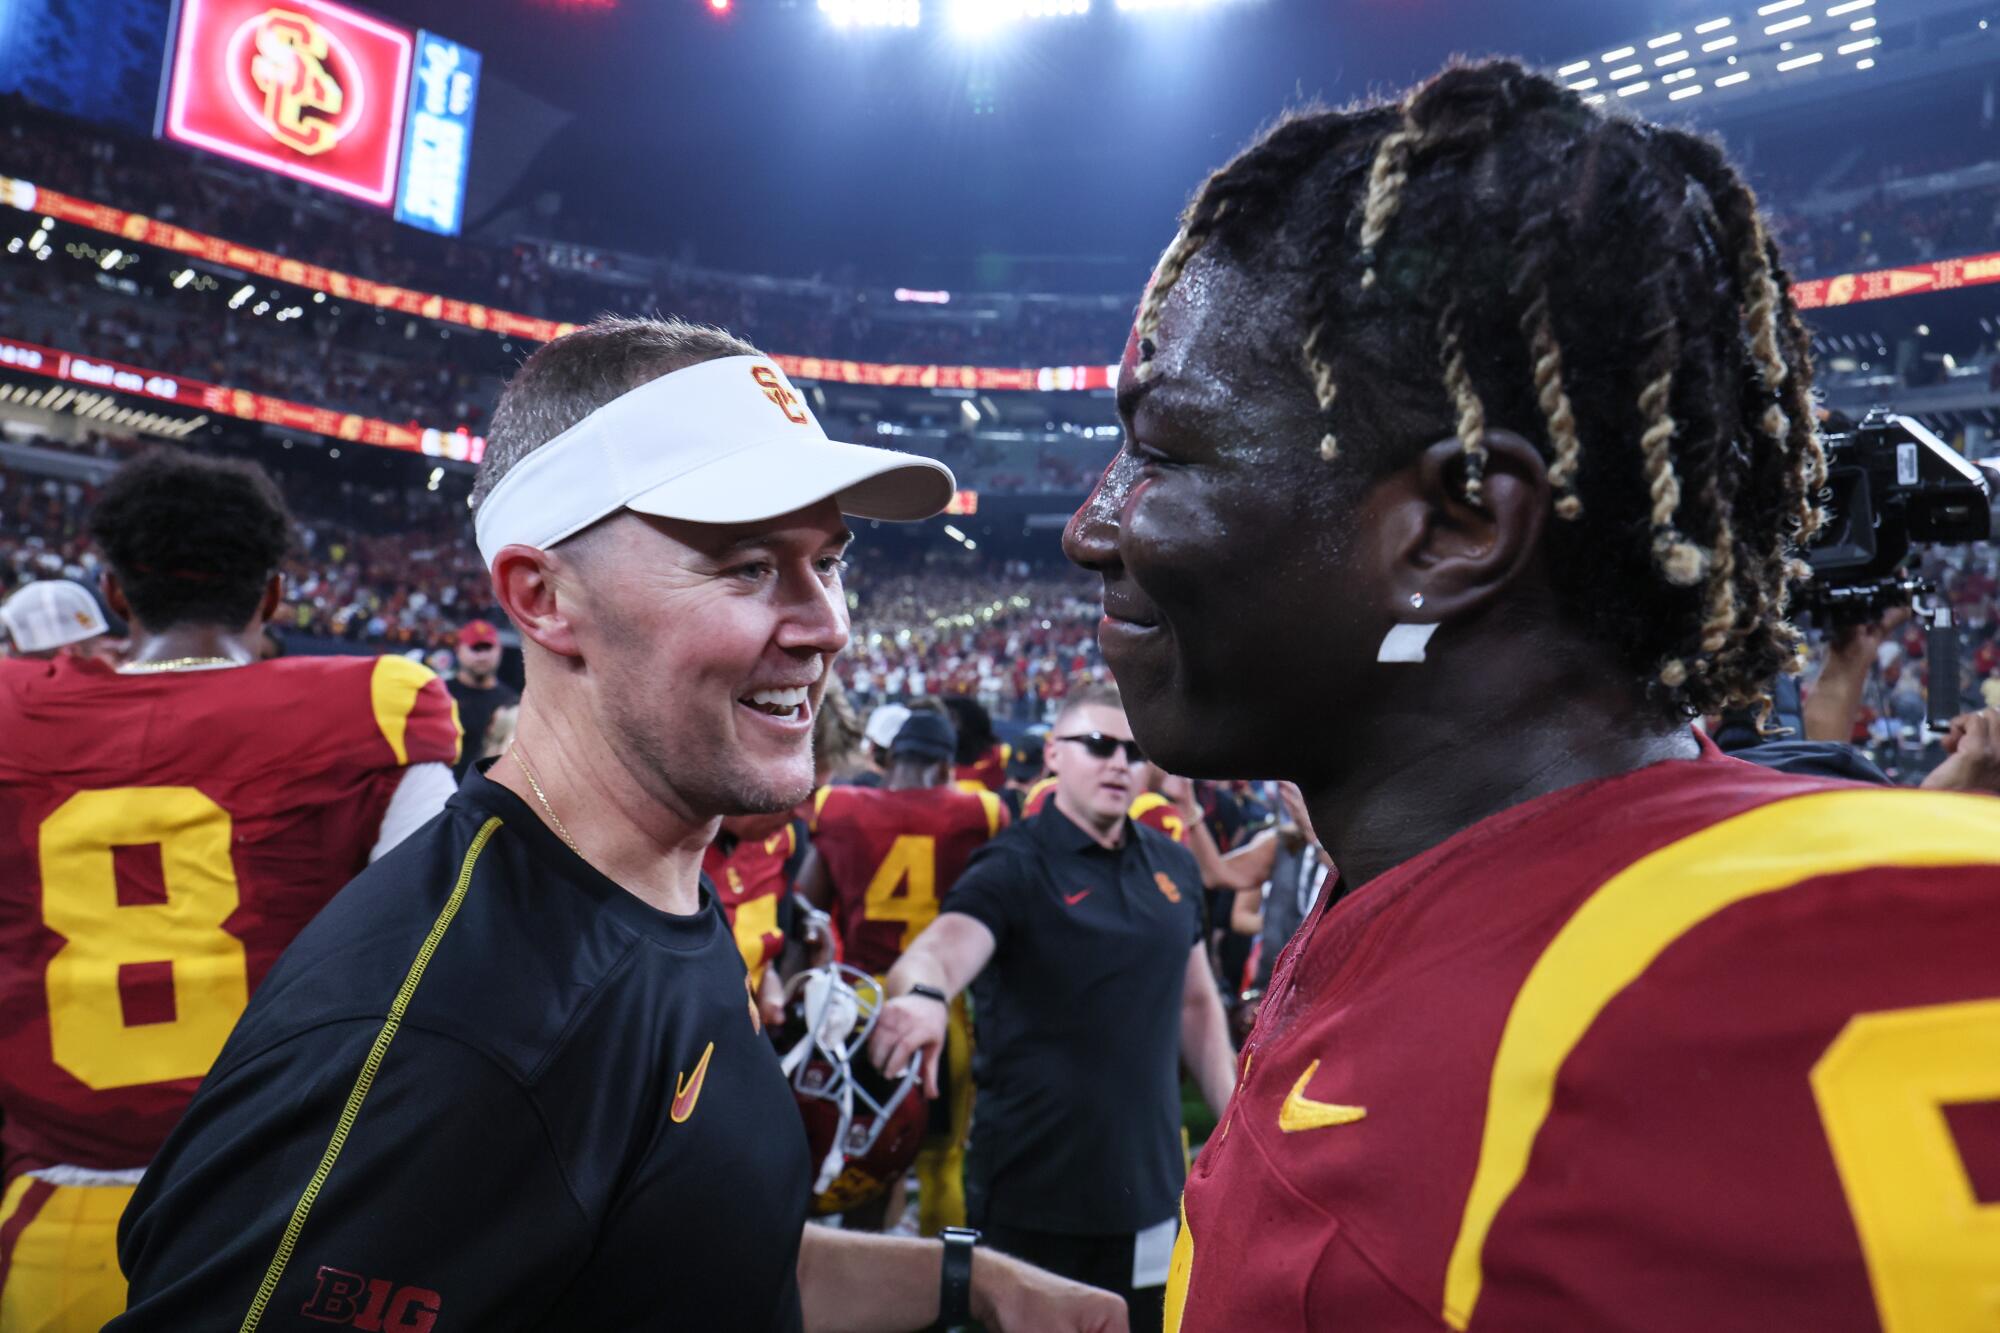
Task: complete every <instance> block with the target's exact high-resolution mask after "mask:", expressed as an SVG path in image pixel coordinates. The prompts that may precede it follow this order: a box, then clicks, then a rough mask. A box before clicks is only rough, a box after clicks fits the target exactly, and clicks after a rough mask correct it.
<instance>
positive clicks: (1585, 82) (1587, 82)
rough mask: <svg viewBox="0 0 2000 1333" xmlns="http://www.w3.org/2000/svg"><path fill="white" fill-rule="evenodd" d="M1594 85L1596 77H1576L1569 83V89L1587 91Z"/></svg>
mask: <svg viewBox="0 0 2000 1333" xmlns="http://www.w3.org/2000/svg"><path fill="white" fill-rule="evenodd" d="M1596 86H1597V80H1596V79H1578V80H1577V81H1576V82H1575V83H1572V84H1571V85H1570V89H1571V91H1573V92H1579V93H1587V92H1589V91H1590V90H1591V89H1592V88H1595V87H1596Z"/></svg>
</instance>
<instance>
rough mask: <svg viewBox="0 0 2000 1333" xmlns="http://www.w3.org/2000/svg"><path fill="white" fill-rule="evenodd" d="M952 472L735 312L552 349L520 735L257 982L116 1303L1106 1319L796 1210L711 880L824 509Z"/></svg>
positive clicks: (826, 542)
mask: <svg viewBox="0 0 2000 1333" xmlns="http://www.w3.org/2000/svg"><path fill="white" fill-rule="evenodd" d="M951 489H952V478H951V474H950V472H949V471H947V470H946V469H945V468H944V467H943V466H941V465H940V464H938V463H936V462H933V461H931V460H928V459H923V458H917V457H913V456H910V455H906V454H898V453H891V452H888V451H885V450H878V449H868V448H861V447H858V446H855V445H850V444H840V443H836V442H834V441H832V440H829V439H828V438H827V437H826V435H825V433H824V432H823V431H822V430H821V429H820V426H819V423H818V422H817V421H816V420H814V418H813V415H812V413H811V412H810V411H809V410H808V409H807V406H806V403H805V400H804V398H803V397H802V396H801V395H800V394H799V392H798V390H796V389H795V388H793V387H792V385H791V383H790V382H789V381H788V380H787V379H786V378H785V376H784V374H783V372H782V371H780V370H779V369H778V367H777V366H776V365H775V364H774V363H773V362H772V361H770V360H769V359H768V358H765V357H763V356H760V355H758V354H757V352H756V351H755V349H753V348H751V347H749V346H747V345H745V344H744V343H742V342H740V341H738V340H737V339H735V338H732V337H730V336H728V335H727V334H724V333H721V332H719V331H717V330H713V329H703V328H696V327H692V326H689V325H685V324H680V323H676V322H664V321H650V320H647V321H633V320H606V321H602V322H600V323H597V324H593V325H590V326H588V327H586V328H584V329H581V330H579V331H577V332H576V333H574V334H571V335H569V336H568V337H565V338H562V339H558V340H557V341H555V342H553V343H550V344H548V345H547V346H545V347H543V348H542V349H541V350H539V351H538V352H536V353H535V354H534V355H533V356H532V357H530V358H529V359H528V361H527V363H526V364H525V365H524V366H523V367H522V368H521V370H520V372H519V374H517V375H516V376H515V378H514V380H513V381H512V383H510V384H509V386H508V388H507V390H506V393H505V394H504V396H503V397H502V399H501V403H500V406H499V408H498V410H497V411H496V413H495V415H494V421H493V428H492V435H491V440H490V443H489V445H488V452H487V454H486V458H485V461H484V463H483V464H482V465H481V469H480V474H479V478H478V482H477V484H476V486H475V488H474V492H473V501H474V506H475V524H476V527H477V531H478V537H479V547H480V551H481V554H482V555H484V557H485V558H486V561H487V564H488V567H489V568H490V570H491V572H492V576H493V585H494V589H495V592H496V594H497V597H498V600H499V602H500V604H501V605H502V606H503V607H504V608H505V610H506V611H507V614H508V615H509V617H510V618H511V619H512V620H513V622H514V625H515V626H516V628H518V629H519V630H520V633H521V641H522V652H523V655H524V657H525V659H526V677H527V678H526V688H525V689H524V691H523V693H522V700H521V710H520V717H519V723H518V728H517V730H516V733H515V740H514V743H513V747H512V748H511V749H510V750H509V751H508V752H507V753H506V754H505V755H503V756H502V757H501V758H499V759H497V760H494V761H491V762H490V763H488V764H486V765H482V766H481V768H479V769H477V770H475V771H474V772H473V773H472V774H470V775H468V776H467V779H466V782H465V786H464V787H463V788H462V789H461V790H460V792H459V793H458V795H457V796H456V797H454V798H453V800H452V802H451V804H450V805H449V806H448V807H447V808H446V811H445V813H444V814H443V815H442V816H441V817H439V818H438V819H437V820H436V821H435V822H434V823H432V824H431V825H429V826H428V827H427V828H425V829H424V830H421V831H419V832H418V833H417V834H415V835H413V836H412V837H411V838H410V839H409V840H408V841H407V842H406V843H404V844H403V845H402V846H401V847H399V848H398V849H397V850H396V852H395V853H393V854H392V855H390V856H388V857H385V858H384V859H383V860H382V861H381V862H379V863H378V864H377V865H376V866H375V867H374V868H372V869H371V870H370V871H369V872H368V873H366V874H364V875H362V876H361V877H360V878H358V879H356V880H355V881H354V882H353V883H352V884H350V885H349V886H348V887H347V888H346V889H345V890H343V891H342V892H341V894H340V895H339V896H338V897H337V898H336V899H335V900H334V901H333V903H332V904H330V905H329V906H328V908H327V909H326V910H325V911H324V912H323V913H322V914H321V915H320V916H319V918H318V919H317V920H315V921H314V922H313V924H312V925H310V926H309V927H307V928H306V930H305V932H304V933H303V934H302V935H301V936H300V937H299V939H298V941H297V942H296V943H295V944H294V945H293V946H292V948H291V949H290V950H289V951H287V953H286V954H285V956H284V958H282V959H281V960H280V961H279V963H278V965H277V967H276V968H275V969H274V970H273V971H272V973H271V975H270V977H269V979H268V980H267V981H265V983H264V985H263V988H262V989H261V990H259V991H258V992H257V994H256V996H255V998H254V999H253V1000H252V1002H251V1004H250V1007H249V1010H248V1011H247V1012H246V1013H245V1015H244V1017H243V1021H242V1022H241V1023H240V1024H239V1025H238V1026H237V1028H236V1031H235V1033H234V1034H233V1035H232V1036H231V1037H230V1039H229V1042H228V1045H227V1046H226V1047H225V1049H224V1050H223V1053H222V1055H221V1057H220V1059H218V1060H217V1062H216V1064H215V1067H214V1072H213V1073H212V1074H211V1075H210V1076H209V1078H208V1080H207V1082H206V1083H204V1084H203V1087H202V1090H201V1092H200V1093H199V1094H198V1095H197V1096H196V1098H195V1100H194V1103H193V1105H192V1106H191V1108H190V1110H189V1112H188V1114H187V1116H186V1118H185V1119H183V1120H182V1122H181V1124H180V1127H179V1128H178V1129H177V1130H176V1131H175V1133H174V1134H173V1136H172V1137H171V1138H170V1139H169V1141H168V1143H167V1145H166V1147H165V1149H164V1150H163V1151H162V1152H161V1153H160V1155H159V1156H158V1157H157V1158H156V1159H155V1162H154V1165H153V1168H152V1169H151V1170H150V1171H149V1172H148V1174H147V1175H146V1178H145V1180H144V1182H143V1183H142V1184H141V1186H140V1188H139V1191H138V1193H137V1195H136V1196H135V1198H134V1200H133V1203H132V1205H131V1207H130V1208H129V1209H128V1210H127V1212H126V1214H125V1218H124V1221H123V1224H122V1226H121V1229H120V1252H119V1256H120V1261H121V1263H122V1265H123V1267H124V1269H125V1272H126V1274H127V1276H128V1278H129V1279H130V1282H131V1307H130V1309H129V1310H128V1312H127V1314H126V1315H125V1316H124V1317H123V1318H122V1319H121V1320H118V1321H114V1322H113V1324H112V1327H113V1328H116V1329H120V1330H125V1329H141V1328H144V1329H188V1328H216V1327H231V1326H234V1327H239V1328H242V1329H245V1330H251V1329H256V1328H260V1327H261V1328H274V1329H275V1328H283V1329H294V1328H296V1329H311V1328H319V1327H323V1326H324V1325H325V1324H327V1323H335V1324H342V1323H346V1324H351V1325H353V1326H355V1327H365V1328H383V1329H411V1330H429V1329H432V1328H433V1327H435V1328H436V1329H438V1330H439V1331H440V1333H442V1331H443V1330H445V1329H456V1328H464V1329H478V1330H481V1331H482V1333H492V1331H494V1330H509V1329H524V1330H525V1329H593V1330H623V1329H632V1330H638V1329H649V1330H650V1329H662V1330H671V1329H687V1330H701V1333H712V1331H715V1330H756V1331H758V1333H762V1331H763V1330H788V1329H796V1328H799V1327H802V1326H803V1327H810V1328H842V1329H882V1330H892V1329H918V1328H923V1327H926V1326H929V1325H931V1324H932V1323H933V1322H934V1321H937V1320H940V1319H942V1320H943V1321H945V1322H946V1323H947V1324H949V1323H957V1322H963V1321H964V1320H965V1319H966V1318H968V1317H971V1318H977V1319H978V1320H980V1321H981V1322H982V1323H984V1324H985V1325H986V1326H987V1327H988V1328H992V1329H1001V1330H1033V1331H1034V1333H1043V1331H1044V1330H1112V1329H1123V1328H1124V1327H1125V1315H1124V1306H1123V1303H1122V1302H1121V1301H1119V1300H1118V1299H1117V1298H1116V1297H1114V1296H1110V1295H1108V1294H1106V1293H1103V1292H1098V1291H1094V1290H1092V1289H1091V1288H1088V1287H1082V1286H1077V1285H1075V1284H1072V1283H1068V1282H1064V1281H1062V1280H1060V1279H1057V1278H1054V1277H1051V1276H1049V1275H1047V1274H1045V1273H1042V1272H1040V1271H1038V1270H1036V1269H1033V1268H1030V1267H1028V1266H1026V1265H1024V1264H1020V1263H1018V1262H1016V1261H1014V1260H1011V1259H1007V1258H1005V1257H1003V1256H999V1255H994V1254H989V1253H987V1252H985V1251H983V1250H975V1249H973V1248H972V1247H971V1246H970V1245H969V1244H967V1243H966V1242H965V1241H963V1240H962V1239H961V1240H959V1241H956V1242H946V1243H943V1244H940V1243H939V1242H936V1241H920V1240H905V1239H898V1238H893V1237H878V1236H866V1235H858V1234H850V1233H844V1232H839V1231H832V1230H827V1229H824V1228H821V1227H811V1228H807V1227H805V1225H804V1221H805V1214H806V1207H807V1200H808V1193H809V1189H810V1186H811V1177H812V1165H813V1164H812V1163H811V1162H809V1160H808V1153H807V1148H806V1140H805V1135H804V1131H803V1128H802V1124H801V1120H800V1117H799V1114H798V1110H797V1108H796V1106H795V1104H794V1100H793V1095H792V1092H791V1088H790V1086H789V1085H788V1084H787V1082H786V1080H785V1077H784V1075H783V1074H782V1073H781V1071H780V1068H779V1064H778V1060H777V1058H776V1056H775V1054H774V1053H773V1050H772V1047H771V1045H770V1042H769V1040H768V1039H767V1038H766V1037H765V1035H764V1034H763V1032H762V1030H761V1022H760V1018H759V1015H758V1012H757V1008H756V1006H755V1004H754V1003H753V1002H752V1000H751V997H750V996H749V994H748V991H747V983H746V979H745V974H744V969H743V963H742V959H741V957H740V955H739V954H738V952H737V948H736V945H735V942H734V940H733V938H732V937H731V934H730V931H729V929H728V927H727V926H726V925H724V924H723V921H722V917H721V914H720V912H719V910H718V908H717V905H716V902H715V898H714V895H713V893H712V891H711V890H710V889H709V887H708V886H706V885H705V884H703V883H702V881H701V877H700V865H701V854H702V850H703V848H705V847H706V846H707V845H708V843H709V842H710V840H711V839H712V838H713V837H714V835H715V831H716V827H717V824H718V822H719V821H720V819H721V818H722V817H723V816H724V815H731V814H748V813H758V812H771V811H778V810H783V809H786V808H788V807H790V806H792V805H795V804H797V803H798V802H799V801H801V800H803V799H804V798H805V797H806V796H807V795H808V794H809V792H810V790H811V787H812V782H813V761H812V749H811V737H812V723H813V715H814V712H815V710H816V709H817V708H818V705H819V701H820V697H821V693H822V691H823V690H824V688H825V685H826V681H827V673H828V671H829V669H830V663H831V661H832V659H833V657H834V655H835V654H837V653H839V652H840V650H841V649H842V648H843V647H844V646H845V644H846V642H847V605H846V598H845V594H844V592H843V591H842V588H841V574H840V571H841V564H842V556H843V553H844V552H845V550H846V549H847V544H848V542H849V541H850V540H851V537H850V534H849V532H848V530H847V525H846V523H845V521H844V520H843V517H842V515H843V514H850V515H857V516H860V517H865V518H874V519H890V520H908V519H919V518H925V517H928V516H930V515H932V514H935V513H937V512H938V511H939V510H941V509H942V508H943V507H944V504H945V501H946V500H947V498H948V497H949V496H950V493H951Z"/></svg>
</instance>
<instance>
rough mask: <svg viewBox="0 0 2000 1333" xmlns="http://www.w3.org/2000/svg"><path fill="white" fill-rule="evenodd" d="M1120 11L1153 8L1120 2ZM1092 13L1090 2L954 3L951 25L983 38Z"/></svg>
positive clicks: (1004, 0)
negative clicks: (1032, 22)
mask: <svg viewBox="0 0 2000 1333" xmlns="http://www.w3.org/2000/svg"><path fill="white" fill-rule="evenodd" d="M1118 7H1119V8H1120V9H1144V8H1149V7H1151V6H1149V5H1147V4H1145V3H1140V2H1139V0H1134V2H1133V3H1126V0H1119V6H1118ZM1089 12H1090V0H951V26H952V27H953V28H954V29H956V30H957V31H958V32H960V33H963V34H966V35H968V36H974V37H977V36H983V35H985V34H987V33H990V32H993V31H995V30H996V29H998V28H1000V27H1003V26H1005V25H1007V24H1012V23H1018V22H1021V21H1022V20H1024V19H1047V18H1077V17H1080V16H1081V15H1084V14H1088V13H1089Z"/></svg>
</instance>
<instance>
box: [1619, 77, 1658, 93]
mask: <svg viewBox="0 0 2000 1333" xmlns="http://www.w3.org/2000/svg"><path fill="white" fill-rule="evenodd" d="M1652 86H1653V85H1652V84H1650V83H1648V82H1646V81H1645V80H1644V79H1641V80H1639V82H1637V83H1628V84H1626V85H1625V86H1624V87H1623V88H1620V89H1619V90H1618V95H1619V96H1620V97H1630V96H1631V95H1632V94H1633V93H1643V92H1645V91H1646V90H1647V89H1648V88H1650V87H1652Z"/></svg>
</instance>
